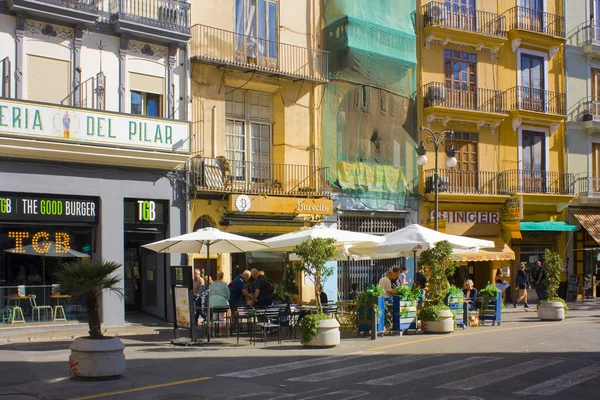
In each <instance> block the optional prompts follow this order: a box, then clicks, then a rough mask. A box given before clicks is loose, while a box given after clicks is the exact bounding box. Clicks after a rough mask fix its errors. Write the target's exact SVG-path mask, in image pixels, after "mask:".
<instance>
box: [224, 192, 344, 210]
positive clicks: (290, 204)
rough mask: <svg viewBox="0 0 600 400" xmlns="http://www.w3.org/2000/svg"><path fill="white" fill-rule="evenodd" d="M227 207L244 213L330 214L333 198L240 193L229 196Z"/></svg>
mask: <svg viewBox="0 0 600 400" xmlns="http://www.w3.org/2000/svg"><path fill="white" fill-rule="evenodd" d="M229 209H230V210H232V211H234V212H238V213H244V214H253V213H255V214H290V215H294V214H311V215H330V214H332V213H333V200H330V199H298V198H293V197H263V196H248V195H245V194H242V195H234V196H230V198H229Z"/></svg>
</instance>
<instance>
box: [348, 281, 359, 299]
mask: <svg viewBox="0 0 600 400" xmlns="http://www.w3.org/2000/svg"><path fill="white" fill-rule="evenodd" d="M351 287H352V291H351V292H350V296H348V297H349V299H350V300H356V298H357V297H358V283H353V284H352V286H351Z"/></svg>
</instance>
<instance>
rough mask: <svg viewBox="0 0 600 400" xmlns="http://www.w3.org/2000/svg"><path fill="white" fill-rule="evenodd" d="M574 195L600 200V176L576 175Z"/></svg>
mask: <svg viewBox="0 0 600 400" xmlns="http://www.w3.org/2000/svg"><path fill="white" fill-rule="evenodd" d="M575 195H576V196H577V197H580V198H581V197H587V198H594V199H598V200H599V201H600V178H595V177H591V176H577V177H576V182H575Z"/></svg>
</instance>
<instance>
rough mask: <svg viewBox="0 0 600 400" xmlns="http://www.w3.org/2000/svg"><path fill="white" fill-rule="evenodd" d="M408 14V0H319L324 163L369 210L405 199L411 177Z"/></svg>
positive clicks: (411, 37)
mask: <svg viewBox="0 0 600 400" xmlns="http://www.w3.org/2000/svg"><path fill="white" fill-rule="evenodd" d="M414 12H415V2H414V0H413V1H409V0H326V1H325V35H326V46H327V50H328V51H330V52H331V64H330V65H331V81H330V82H329V83H328V84H327V86H326V88H325V94H324V98H323V107H324V114H323V140H324V144H325V145H324V146H323V165H324V166H327V167H329V168H330V171H331V177H332V181H333V183H334V184H336V185H337V186H338V187H340V188H341V189H342V190H343V191H344V192H345V193H346V194H348V195H349V196H351V197H353V198H358V199H360V201H361V202H362V203H363V204H364V205H365V206H367V207H369V208H372V209H380V208H385V207H386V206H389V205H390V204H404V203H405V200H406V193H407V188H408V189H409V190H412V187H413V185H414V184H415V182H416V173H417V168H416V163H415V156H416V155H415V152H414V144H415V142H414V139H413V138H414V136H415V135H414V134H415V128H416V121H415V117H416V113H415V111H416V110H415V102H414V95H415V84H416V36H415V31H414V24H413V18H414ZM333 143H336V145H333Z"/></svg>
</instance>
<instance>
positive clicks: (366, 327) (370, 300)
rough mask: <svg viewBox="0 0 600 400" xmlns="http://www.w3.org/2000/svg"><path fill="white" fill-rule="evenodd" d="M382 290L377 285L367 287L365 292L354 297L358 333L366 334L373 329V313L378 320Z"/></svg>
mask: <svg viewBox="0 0 600 400" xmlns="http://www.w3.org/2000/svg"><path fill="white" fill-rule="evenodd" d="M383 293H384V291H383V288H382V287H381V286H379V285H367V287H366V288H365V290H363V291H362V292H360V293H359V294H358V296H357V297H356V303H357V310H356V311H357V319H358V321H357V327H358V332H359V334H360V332H365V333H366V332H368V331H370V330H371V329H372V328H373V326H372V325H373V313H376V314H377V318H376V320H379V316H380V315H381V311H382V310H380V309H379V305H378V303H379V296H383Z"/></svg>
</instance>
